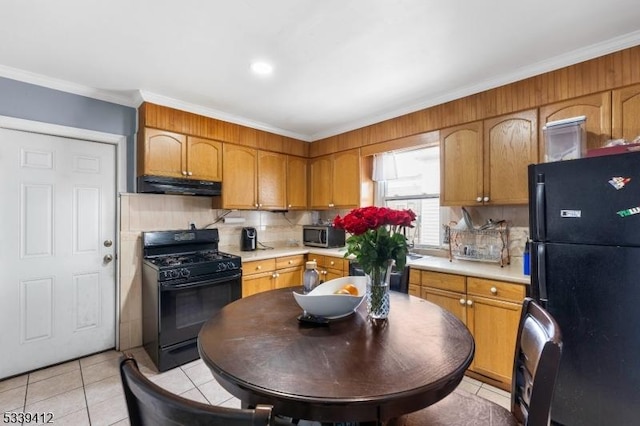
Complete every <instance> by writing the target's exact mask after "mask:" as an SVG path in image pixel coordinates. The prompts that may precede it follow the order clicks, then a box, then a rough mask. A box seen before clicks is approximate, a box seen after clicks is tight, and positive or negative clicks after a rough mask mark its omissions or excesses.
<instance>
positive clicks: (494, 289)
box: [489, 287, 498, 294]
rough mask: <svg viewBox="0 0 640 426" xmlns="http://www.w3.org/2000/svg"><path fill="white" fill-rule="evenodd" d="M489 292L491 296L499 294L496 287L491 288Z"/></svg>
mask: <svg viewBox="0 0 640 426" xmlns="http://www.w3.org/2000/svg"><path fill="white" fill-rule="evenodd" d="M489 291H490V292H491V294H498V289H497V288H495V287H491V289H490V290H489Z"/></svg>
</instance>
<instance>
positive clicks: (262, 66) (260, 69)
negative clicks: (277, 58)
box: [251, 62, 273, 75]
mask: <svg viewBox="0 0 640 426" xmlns="http://www.w3.org/2000/svg"><path fill="white" fill-rule="evenodd" d="M251 71H253V72H254V73H256V74H260V75H267V74H271V72H272V71H273V66H272V65H271V64H268V63H266V62H253V63H252V64H251Z"/></svg>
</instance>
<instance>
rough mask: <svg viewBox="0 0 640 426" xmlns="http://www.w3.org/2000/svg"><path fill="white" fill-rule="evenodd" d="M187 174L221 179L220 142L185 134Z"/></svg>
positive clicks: (193, 177) (214, 179)
mask: <svg viewBox="0 0 640 426" xmlns="http://www.w3.org/2000/svg"><path fill="white" fill-rule="evenodd" d="M187 176H188V177H189V178H191V179H200V180H211V181H215V182H219V181H222V142H219V141H213V140H211V139H203V138H196V137H193V136H187Z"/></svg>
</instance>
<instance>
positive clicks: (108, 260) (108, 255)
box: [103, 254, 113, 263]
mask: <svg viewBox="0 0 640 426" xmlns="http://www.w3.org/2000/svg"><path fill="white" fill-rule="evenodd" d="M103 259H104V263H109V262H111V261H112V260H113V256H111V255H110V254H105V255H104V258H103Z"/></svg>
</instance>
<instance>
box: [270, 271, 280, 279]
mask: <svg viewBox="0 0 640 426" xmlns="http://www.w3.org/2000/svg"><path fill="white" fill-rule="evenodd" d="M271 276H272V277H273V278H278V277H279V276H280V274H279V273H277V272H274V273H273V275H271Z"/></svg>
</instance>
